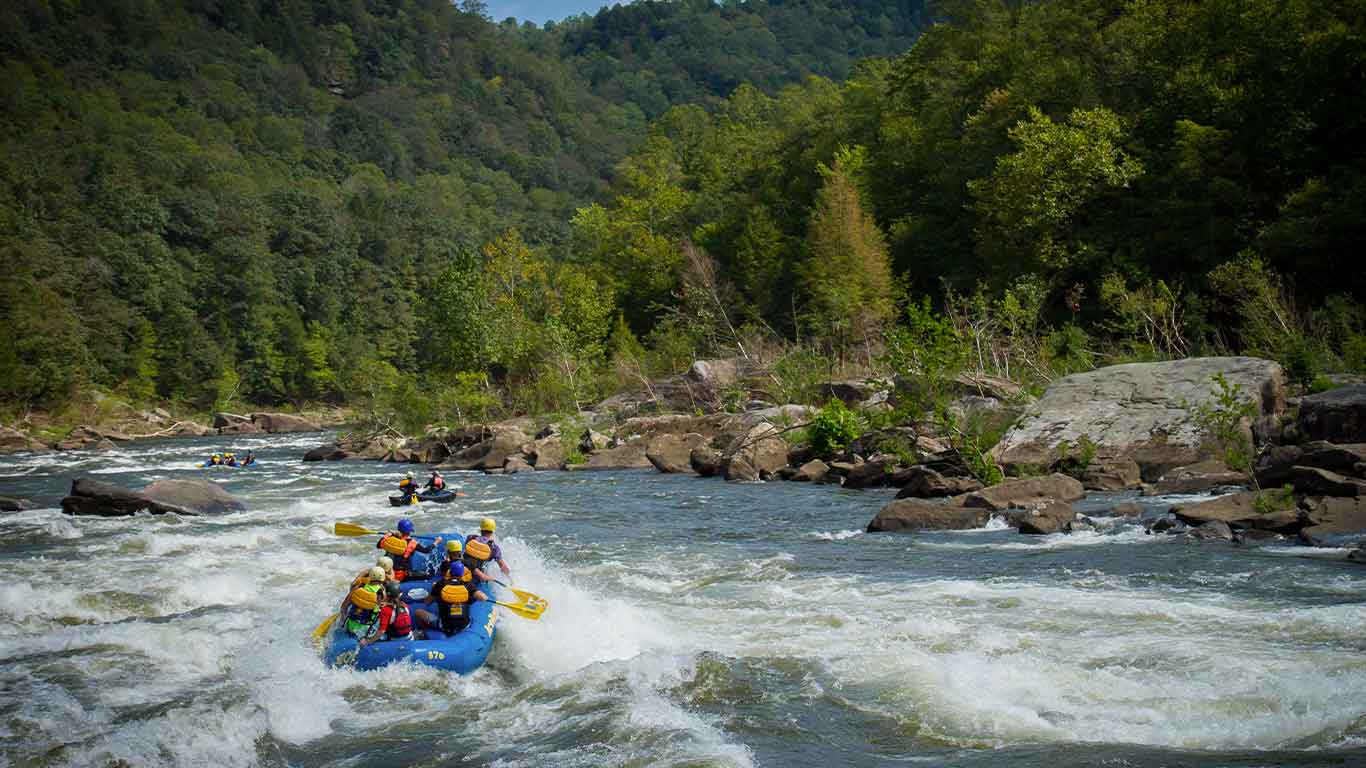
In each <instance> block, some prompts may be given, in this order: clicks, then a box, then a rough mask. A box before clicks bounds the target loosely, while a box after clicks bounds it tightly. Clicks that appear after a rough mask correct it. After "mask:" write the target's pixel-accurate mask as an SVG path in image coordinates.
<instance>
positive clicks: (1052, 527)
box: [1006, 501, 1077, 536]
mask: <svg viewBox="0 0 1366 768" xmlns="http://www.w3.org/2000/svg"><path fill="white" fill-rule="evenodd" d="M1006 519H1007V521H1008V522H1009V523H1010V524H1011V525H1013V526H1015V527H1016V528H1018V529H1019V531H1020V533H1027V534H1032V535H1035V536H1045V535H1048V534H1050V533H1062V532H1063V531H1064V530H1066V529H1067V527H1068V524H1069V523H1072V522H1073V521H1075V520H1076V519H1077V510H1076V508H1074V507H1073V506H1072V505H1071V504H1068V503H1066V502H1063V501H1050V502H1047V503H1044V504H1041V505H1039V506H1036V507H1032V508H1030V509H1025V510H1019V511H1016V512H1015V513H1013V514H1009V515H1007V516H1006Z"/></svg>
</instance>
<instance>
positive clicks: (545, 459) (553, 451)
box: [522, 434, 565, 470]
mask: <svg viewBox="0 0 1366 768" xmlns="http://www.w3.org/2000/svg"><path fill="white" fill-rule="evenodd" d="M522 453H524V454H526V456H527V457H528V458H529V459H530V460H531V466H533V467H535V468H536V469H539V470H547V469H564V462H565V451H564V442H563V441H562V440H561V439H560V436H559V435H558V434H550V435H547V436H545V437H542V438H540V439H538V440H534V441H532V443H531V445H530V449H529V450H528V449H526V448H524V449H523V450H522Z"/></svg>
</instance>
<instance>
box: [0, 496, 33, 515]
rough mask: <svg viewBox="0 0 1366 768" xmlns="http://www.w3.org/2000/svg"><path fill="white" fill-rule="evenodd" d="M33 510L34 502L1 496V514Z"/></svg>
mask: <svg viewBox="0 0 1366 768" xmlns="http://www.w3.org/2000/svg"><path fill="white" fill-rule="evenodd" d="M26 509H33V502H31V501H29V500H28V499H19V498H15V497H13V496H0V512H23V511H24V510H26Z"/></svg>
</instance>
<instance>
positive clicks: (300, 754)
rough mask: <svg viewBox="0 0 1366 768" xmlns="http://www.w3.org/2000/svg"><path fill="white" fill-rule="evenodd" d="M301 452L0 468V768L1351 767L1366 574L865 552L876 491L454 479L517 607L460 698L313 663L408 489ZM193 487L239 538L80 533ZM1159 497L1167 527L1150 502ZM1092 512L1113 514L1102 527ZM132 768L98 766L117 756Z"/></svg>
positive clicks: (412, 682)
mask: <svg viewBox="0 0 1366 768" xmlns="http://www.w3.org/2000/svg"><path fill="white" fill-rule="evenodd" d="M320 442H321V438H320V437H319V436H318V435H305V436H274V437H262V438H247V439H238V440H237V441H236V442H235V443H234V444H233V445H232V446H229V447H231V448H233V449H236V450H237V451H238V452H239V453H240V452H241V451H242V450H243V449H245V448H247V447H254V448H255V449H256V451H257V454H258V456H259V457H260V460H261V464H260V466H258V467H256V468H254V469H251V470H247V471H234V470H212V471H205V470H199V469H196V468H195V466H194V465H195V463H196V462H197V461H200V460H202V458H203V457H204V456H205V455H207V454H208V453H209V452H211V451H212V450H214V449H216V448H221V447H224V446H222V445H219V444H216V443H214V442H212V441H210V440H181V441H163V442H147V443H136V444H133V445H131V446H128V447H125V448H124V449H121V450H118V451H115V452H111V453H70V454H53V455H48V456H16V457H0V495H21V496H28V497H30V498H32V499H34V500H35V501H37V502H39V503H41V504H42V506H43V507H44V508H43V509H39V510H35V511H30V512H22V513H15V514H9V515H0V533H2V534H3V536H0V565H3V569H4V578H3V580H0V665H2V666H3V669H4V674H3V675H0V694H2V695H0V765H3V764H13V765H17V766H49V765H51V766H56V765H95V766H106V765H111V764H115V765H120V764H121V765H131V766H147V765H184V766H203V765H215V766H257V765H263V766H324V765H326V766H334V765H335V766H370V765H376V766H386V768H393V767H396V766H407V765H413V766H418V765H420V766H448V765H449V766H456V765H459V766H482V765H488V766H503V767H507V768H512V767H514V766H655V765H671V766H781V767H783V768H789V767H790V766H904V765H907V764H922V763H923V764H927V765H935V766H940V765H943V766H1048V768H1057V767H1058V766H1073V765H1075V766H1178V765H1179V766H1280V765H1296V766H1320V765H1322V766H1329V765H1333V766H1340V765H1366V653H1364V651H1366V633H1364V632H1363V623H1364V622H1363V619H1366V569H1363V568H1361V567H1360V566H1358V565H1354V564H1351V563H1348V562H1346V561H1344V560H1343V553H1342V552H1340V551H1336V550H1309V549H1304V548H1299V547H1294V546H1290V545H1271V546H1266V547H1261V548H1257V549H1252V550H1243V549H1234V548H1232V547H1229V546H1226V545H1222V544H1212V543H1197V542H1190V541H1187V540H1184V539H1181V538H1178V537H1170V536H1148V535H1145V534H1144V533H1143V531H1142V529H1141V528H1138V527H1135V526H1131V525H1128V524H1124V523H1118V522H1115V521H1104V520H1102V526H1101V528H1100V530H1099V531H1098V532H1096V533H1082V534H1076V535H1072V536H1064V535H1058V536H1047V537H1039V538H1027V537H1023V536H1020V535H1018V534H1016V533H1014V532H1012V531H1009V530H1004V529H1002V528H1001V527H999V526H989V527H988V528H987V529H984V530H981V531H970V532H955V533H934V534H925V535H907V534H867V533H863V532H862V531H863V528H864V527H865V526H866V525H867V523H868V521H869V519H871V517H872V515H873V514H874V512H875V511H876V510H877V509H878V508H879V507H880V506H881V505H882V504H884V503H885V502H886V501H887V500H888V499H889V498H890V497H891V495H892V494H891V492H890V491H885V490H881V491H845V490H841V489H837V488H833V487H830V486H811V485H806V484H798V483H770V484H727V483H724V482H721V481H717V480H702V479H698V478H692V477H679V476H665V475H659V474H655V473H652V472H600V473H561V472H547V473H541V474H531V475H517V476H510V477H488V476H483V475H476V474H462V475H456V476H455V477H454V479H455V481H456V485H458V486H459V487H460V488H461V489H462V490H463V491H464V492H465V493H466V494H468V495H467V497H466V498H463V499H460V500H458V501H457V502H456V503H453V504H449V505H445V506H439V505H424V506H423V507H421V508H420V510H417V511H413V512H408V511H407V510H405V512H404V513H405V514H411V516H412V517H413V519H414V521H415V522H416V524H417V526H418V531H419V532H420V533H421V532H426V531H438V530H469V529H471V528H472V527H473V526H475V525H477V521H478V520H479V519H480V518H482V517H485V516H492V517H495V518H496V519H497V521H498V524H499V534H500V536H501V540H502V542H503V547H504V550H505V556H506V559H507V560H508V562H509V564H510V565H511V566H512V568H513V574H512V575H513V583H514V585H516V586H520V587H521V588H523V589H527V590H531V591H533V592H536V593H538V594H540V595H542V596H544V597H546V598H548V599H549V601H550V608H549V610H548V611H547V612H546V614H545V616H544V617H543V618H542V620H540V621H539V622H529V621H526V620H523V619H519V618H517V617H514V616H508V615H506V614H504V616H503V618H502V620H501V623H500V624H499V630H498V637H497V639H496V641H495V646H494V650H493V653H492V655H491V656H490V658H489V663H488V665H487V666H486V667H484V668H483V669H481V670H479V671H478V672H477V673H475V674H474V675H472V676H469V677H464V678H462V677H457V676H454V675H451V674H448V673H439V672H433V671H432V670H428V669H425V668H416V667H398V668H390V669H385V670H381V671H378V672H355V671H350V670H334V669H328V668H325V667H324V666H323V665H322V664H321V663H320V662H319V659H318V656H317V654H316V652H315V651H314V649H313V648H312V647H311V645H310V643H309V634H310V631H311V630H312V629H313V627H315V626H316V625H317V624H318V623H319V622H320V621H321V620H322V619H323V618H324V617H325V616H326V615H327V613H328V611H329V610H330V609H331V608H332V607H334V606H335V605H336V603H337V601H338V599H339V598H340V596H341V594H342V591H343V589H344V588H345V586H346V584H347V583H348V582H349V579H350V577H351V576H352V575H353V574H355V573H356V572H357V571H358V570H359V569H360V568H361V567H362V566H364V565H366V564H368V563H370V562H371V561H372V560H373V557H374V555H375V549H374V544H373V541H372V540H371V539H370V538H364V539H345V538H338V537H336V536H334V535H333V534H332V533H331V529H332V526H333V524H334V523H335V522H337V521H348V522H354V523H359V524H362V525H366V526H368V527H371V528H381V527H388V526H392V525H393V523H394V521H395V519H396V517H397V515H396V514H395V510H393V509H391V508H390V507H389V506H388V504H387V502H386V496H387V495H388V494H389V492H390V488H391V487H392V486H393V485H394V483H395V482H396V481H397V479H398V477H399V476H400V474H401V472H402V471H403V469H404V468H403V467H401V466H398V465H383V464H378V463H372V462H357V463H350V462H337V463H315V464H304V463H302V462H300V461H299V457H300V456H301V455H302V454H303V452H304V451H305V450H307V449H308V448H310V447H313V446H315V445H317V444H319V443H320ZM87 474H88V475H93V476H95V477H97V478H99V479H103V480H107V481H110V482H114V483H119V484H122V485H125V486H129V487H141V485H142V484H145V483H147V482H150V481H152V480H154V479H158V478H194V477H206V476H207V477H210V478H212V479H213V480H215V481H216V482H221V483H222V484H223V485H224V486H225V487H226V488H227V489H228V490H230V491H231V492H232V493H234V494H236V495H238V496H239V497H240V498H242V499H243V500H244V501H245V502H246V504H247V506H248V507H249V511H247V512H245V513H241V514H233V515H228V516H224V517H213V518H207V517H206V518H193V519H190V518H187V519H179V518H175V517H150V516H147V517H138V518H133V519H126V518H125V519H112V520H105V519H90V518H80V519H72V518H68V517H65V516H63V515H61V514H60V512H58V511H57V510H56V509H55V508H56V506H57V501H58V500H59V499H60V497H61V495H63V493H64V492H65V491H66V489H67V488H68V487H69V484H70V479H71V478H72V477H73V476H75V475H87ZM1156 503H1159V504H1160V503H1162V502H1156ZM1093 506H1104V503H1103V502H1102V501H1096V502H1095V503H1094V504H1093ZM119 761H122V762H119Z"/></svg>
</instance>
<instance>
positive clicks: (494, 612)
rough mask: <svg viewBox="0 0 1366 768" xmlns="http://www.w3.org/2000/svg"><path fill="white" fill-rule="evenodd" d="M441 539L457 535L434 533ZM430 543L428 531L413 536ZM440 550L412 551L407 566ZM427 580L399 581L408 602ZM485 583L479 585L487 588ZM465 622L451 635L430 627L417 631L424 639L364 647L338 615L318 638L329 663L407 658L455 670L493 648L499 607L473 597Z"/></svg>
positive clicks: (362, 664)
mask: <svg viewBox="0 0 1366 768" xmlns="http://www.w3.org/2000/svg"><path fill="white" fill-rule="evenodd" d="M440 535H441V537H442V539H444V540H456V541H463V540H464V537H463V536H461V535H460V534H458V533H443V534H440ZM415 538H417V539H419V540H421V541H422V542H423V543H426V544H430V543H431V542H432V540H433V539H434V538H435V537H434V536H417V537H415ZM439 558H440V554H439V553H438V552H433V553H432V554H431V556H430V560H429V556H427V555H424V554H422V553H421V552H416V553H414V554H413V569H414V570H415V571H422V570H425V569H426V568H427V567H428V562H433V563H434V562H437V561H439ZM432 584H433V581H432V580H422V581H405V582H403V599H404V601H405V602H407V603H408V604H409V606H410V607H412V608H414V609H415V608H418V607H421V604H422V601H423V600H425V599H426V598H427V595H428V594H429V593H430V591H431V588H432ZM491 588H492V585H485V586H484V587H483V589H485V590H488V589H491ZM467 611H468V612H469V617H470V623H469V626H467V627H465V628H464V629H463V630H461V631H459V632H457V633H456V634H454V635H446V634H445V633H444V632H441V631H440V630H435V629H426V630H423V632H424V633H425V634H426V636H427V638H426V639H425V640H381V641H379V642H375V643H371V644H369V645H367V646H365V647H364V648H361V647H360V643H359V642H358V641H357V639H356V638H355V637H352V636H351V635H350V634H348V633H347V632H346V627H345V624H346V622H344V621H340V620H339V621H336V622H334V623H333V624H332V628H331V630H330V631H329V632H328V633H327V634H326V635H325V637H324V640H323V659H324V660H325V661H326V662H327V663H328V665H329V666H333V667H352V668H355V669H361V670H369V669H379V668H380V667H386V666H388V665H390V664H399V663H403V662H411V663H414V664H422V665H425V666H428V667H433V668H435V669H444V670H446V671H448V672H455V673H456V674H459V675H468V674H470V673H471V672H473V671H474V670H476V669H478V668H480V667H481V666H483V665H484V660H485V659H487V658H488V655H489V651H490V650H492V649H493V636H494V634H496V633H497V629H498V616H499V609H498V606H497V605H494V604H493V603H492V602H490V601H487V600H476V601H475V602H473V603H472V604H470V605H469V606H468V608H467Z"/></svg>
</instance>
